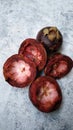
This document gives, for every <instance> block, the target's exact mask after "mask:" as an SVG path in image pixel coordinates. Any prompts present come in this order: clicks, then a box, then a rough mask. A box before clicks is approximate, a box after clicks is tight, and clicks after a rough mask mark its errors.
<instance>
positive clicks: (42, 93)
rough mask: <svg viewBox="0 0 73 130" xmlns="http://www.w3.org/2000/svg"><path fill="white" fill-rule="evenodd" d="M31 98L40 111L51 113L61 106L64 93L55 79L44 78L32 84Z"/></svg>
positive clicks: (30, 89)
mask: <svg viewBox="0 0 73 130" xmlns="http://www.w3.org/2000/svg"><path fill="white" fill-rule="evenodd" d="M29 98H30V100H31V102H32V103H33V105H35V106H36V108H37V109H38V110H40V111H42V112H51V111H53V110H55V109H57V108H58V107H59V105H60V104H61V101H62V93H61V90H60V87H59V85H58V83H57V82H56V80H55V79H53V78H51V77H49V76H42V77H39V78H37V79H36V80H35V81H34V82H33V83H32V84H31V86H30V88H29Z"/></svg>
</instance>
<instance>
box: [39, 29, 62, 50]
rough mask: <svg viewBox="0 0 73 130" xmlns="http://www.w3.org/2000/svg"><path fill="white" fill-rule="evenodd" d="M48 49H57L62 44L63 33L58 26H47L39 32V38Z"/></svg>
mask: <svg viewBox="0 0 73 130" xmlns="http://www.w3.org/2000/svg"><path fill="white" fill-rule="evenodd" d="M36 39H37V40H38V41H39V42H41V43H42V44H43V45H44V46H45V48H46V49H47V50H48V51H51V52H52V51H56V50H58V49H59V47H60V46H61V44H62V41H63V39H62V34H61V32H60V31H59V30H58V29H57V28H56V27H45V28H43V29H41V30H40V31H39V32H38V35H37V38H36Z"/></svg>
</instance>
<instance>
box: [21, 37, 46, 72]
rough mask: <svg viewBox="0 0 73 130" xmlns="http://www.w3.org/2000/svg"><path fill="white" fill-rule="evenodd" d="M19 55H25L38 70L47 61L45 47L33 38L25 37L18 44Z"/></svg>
mask: <svg viewBox="0 0 73 130" xmlns="http://www.w3.org/2000/svg"><path fill="white" fill-rule="evenodd" d="M19 55H22V56H24V57H25V56H27V57H28V58H29V59H31V60H32V61H33V62H34V63H35V64H36V66H37V68H38V70H42V69H43V68H44V66H45V64H46V61H47V54H46V51H45V48H44V47H43V46H42V45H41V44H40V43H39V42H37V41H36V40H35V39H31V38H29V39H26V40H25V41H23V43H22V44H21V46H20V49H19Z"/></svg>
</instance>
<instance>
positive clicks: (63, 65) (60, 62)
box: [44, 53, 73, 78]
mask: <svg viewBox="0 0 73 130" xmlns="http://www.w3.org/2000/svg"><path fill="white" fill-rule="evenodd" d="M72 67H73V61H72V59H71V58H70V57H69V56H66V55H63V54H60V53H56V54H55V55H54V56H52V57H51V58H50V59H49V60H48V63H47V65H46V67H45V71H44V72H45V75H47V76H52V77H53V78H61V77H63V76H65V75H66V74H68V73H69V72H70V70H71V69H72Z"/></svg>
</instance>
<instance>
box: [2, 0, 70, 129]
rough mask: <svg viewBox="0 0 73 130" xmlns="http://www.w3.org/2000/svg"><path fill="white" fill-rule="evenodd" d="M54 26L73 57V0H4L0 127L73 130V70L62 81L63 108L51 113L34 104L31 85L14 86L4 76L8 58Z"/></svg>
mask: <svg viewBox="0 0 73 130" xmlns="http://www.w3.org/2000/svg"><path fill="white" fill-rule="evenodd" d="M50 25H51V26H52V25H53V26H57V27H58V28H59V29H60V31H61V32H62V35H63V46H62V48H61V49H60V52H62V53H63V54H66V55H68V56H70V57H71V58H73V0H0V130H73V70H72V71H71V72H70V73H69V74H68V75H67V76H65V77H64V78H62V79H60V80H59V81H58V82H59V84H60V87H61V90H62V93H63V102H62V105H61V107H60V109H59V110H56V111H55V112H52V113H48V114H46V113H42V112H39V111H38V110H37V109H36V108H35V107H34V106H33V105H32V104H31V102H30V100H29V97H28V91H29V87H28V88H24V89H18V88H12V87H11V86H10V85H9V84H8V83H7V82H5V80H4V77H3V64H4V62H5V60H6V59H7V58H8V57H9V56H11V55H13V54H14V53H17V51H18V48H19V46H20V43H21V42H22V41H23V40H24V39H25V38H28V37H32V38H35V37H36V34H37V32H38V31H39V30H40V29H41V28H43V27H44V26H50Z"/></svg>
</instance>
